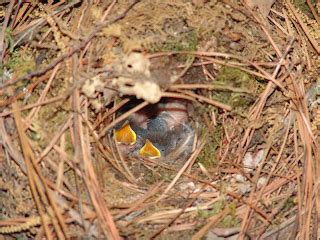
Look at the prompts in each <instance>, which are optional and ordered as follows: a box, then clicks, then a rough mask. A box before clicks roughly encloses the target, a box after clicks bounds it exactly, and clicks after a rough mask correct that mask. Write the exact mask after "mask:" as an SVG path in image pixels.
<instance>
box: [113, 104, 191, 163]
mask: <svg viewBox="0 0 320 240" xmlns="http://www.w3.org/2000/svg"><path fill="white" fill-rule="evenodd" d="M126 124H129V126H130V129H129V128H128V126H126V125H125V124H124V125H122V127H120V128H119V127H118V128H117V129H116V131H115V133H116V134H117V133H119V132H120V130H121V129H122V128H123V127H124V126H125V128H123V129H122V130H121V131H123V132H124V135H125V136H127V135H128V136H130V138H129V139H135V141H134V143H132V144H121V145H122V146H119V151H120V153H121V154H123V155H127V156H137V157H142V158H144V157H146V158H150V159H160V160H166V161H174V160H176V159H177V158H183V159H185V158H186V157H187V156H188V155H190V153H191V152H192V146H193V141H194V130H193V129H192V127H191V125H190V123H189V119H188V113H187V107H186V103H185V102H184V101H178V100H167V101H163V102H160V103H158V104H155V105H150V106H149V107H146V108H144V109H142V110H141V111H139V112H137V113H134V114H132V115H131V116H130V117H129V118H128V120H127V121H126ZM127 128H128V129H129V130H127ZM131 130H132V131H131ZM121 134H122V133H121ZM133 135H135V136H133ZM116 136H117V135H116ZM116 142H118V143H121V141H117V140H116ZM129 142H130V141H129Z"/></svg>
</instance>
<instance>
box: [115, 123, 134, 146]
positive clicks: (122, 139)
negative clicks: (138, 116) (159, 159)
mask: <svg viewBox="0 0 320 240" xmlns="http://www.w3.org/2000/svg"><path fill="white" fill-rule="evenodd" d="M114 139H115V141H116V143H118V144H125V145H133V144H135V143H136V142H137V134H136V133H135V132H134V131H133V130H132V128H131V126H130V124H129V123H128V122H127V123H125V124H124V125H123V126H122V127H121V128H120V129H118V130H115V133H114Z"/></svg>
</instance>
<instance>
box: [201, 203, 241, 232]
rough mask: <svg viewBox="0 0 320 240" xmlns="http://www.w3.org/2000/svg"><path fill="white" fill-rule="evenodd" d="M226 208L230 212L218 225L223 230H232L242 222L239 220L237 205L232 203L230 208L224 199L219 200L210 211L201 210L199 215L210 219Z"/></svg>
mask: <svg viewBox="0 0 320 240" xmlns="http://www.w3.org/2000/svg"><path fill="white" fill-rule="evenodd" d="M225 207H227V208H228V210H229V212H228V214H227V215H226V216H225V217H224V218H222V219H221V221H220V222H219V223H218V224H217V226H218V227H221V228H231V227H236V226H239V224H240V220H239V219H238V218H237V215H236V213H237V205H236V204H235V203H231V204H229V205H228V206H226V203H225V201H224V200H223V199H220V200H218V201H217V202H215V203H214V204H213V205H212V206H211V208H210V210H199V211H198V215H199V217H202V218H209V217H211V216H214V215H217V214H219V213H220V212H221V211H222V210H224V209H225Z"/></svg>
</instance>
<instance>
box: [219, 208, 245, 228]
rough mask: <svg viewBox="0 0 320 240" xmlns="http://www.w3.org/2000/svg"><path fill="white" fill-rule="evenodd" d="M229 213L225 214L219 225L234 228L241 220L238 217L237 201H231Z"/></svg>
mask: <svg viewBox="0 0 320 240" xmlns="http://www.w3.org/2000/svg"><path fill="white" fill-rule="evenodd" d="M228 208H229V214H228V215H227V216H225V217H224V218H223V219H222V220H221V221H220V223H219V224H218V226H219V227H222V228H232V227H236V226H239V225H240V220H239V219H238V218H237V215H236V213H237V205H236V204H235V203H231V204H229V206H228Z"/></svg>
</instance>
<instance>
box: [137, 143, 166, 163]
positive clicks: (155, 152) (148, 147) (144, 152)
mask: <svg viewBox="0 0 320 240" xmlns="http://www.w3.org/2000/svg"><path fill="white" fill-rule="evenodd" d="M139 154H140V156H141V157H146V158H150V159H157V158H160V157H161V153H160V151H159V149H158V148H156V147H155V146H154V145H153V144H152V142H150V140H149V139H147V140H146V143H145V144H144V145H143V147H142V148H141V149H140V150H139Z"/></svg>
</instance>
